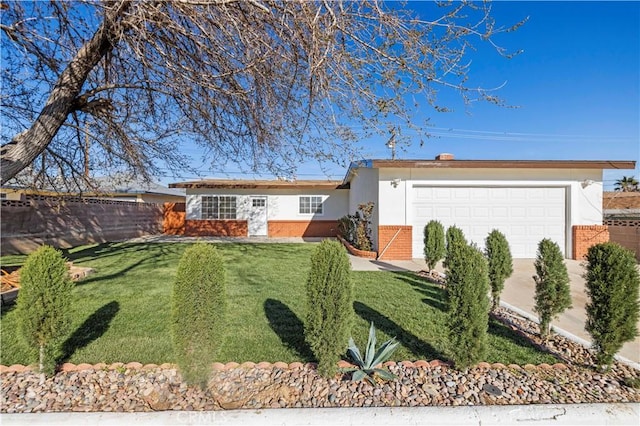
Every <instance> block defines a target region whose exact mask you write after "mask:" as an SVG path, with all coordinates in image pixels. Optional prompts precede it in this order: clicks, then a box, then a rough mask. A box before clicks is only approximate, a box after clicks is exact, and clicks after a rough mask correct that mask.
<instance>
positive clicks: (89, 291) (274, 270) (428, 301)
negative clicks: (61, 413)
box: [0, 243, 556, 365]
mask: <svg viewBox="0 0 640 426" xmlns="http://www.w3.org/2000/svg"><path fill="white" fill-rule="evenodd" d="M186 247H187V245H186V244H172V243H166V244H132V243H110V244H100V245H91V246H82V247H77V248H74V249H71V250H68V251H66V252H65V256H66V257H67V258H68V259H69V260H72V261H73V262H74V264H76V265H78V266H89V267H92V268H94V269H95V270H96V273H95V274H93V275H91V276H90V277H88V278H86V279H85V280H83V281H81V282H79V283H77V285H76V288H75V290H74V297H75V300H74V312H73V317H74V323H73V326H72V329H71V332H70V335H69V338H68V339H67V340H66V341H65V343H64V345H63V353H62V355H61V358H60V360H61V361H62V362H73V363H76V364H79V363H90V364H95V363H99V362H104V363H113V362H125V363H126V362H132V361H137V362H141V363H143V364H146V363H154V364H161V363H165V362H174V357H173V353H172V347H171V338H170V335H169V316H170V307H171V287H172V284H173V280H174V277H175V273H176V266H177V263H178V260H179V259H180V256H181V255H182V253H183V251H184V249H185V248H186ZM217 247H218V248H219V250H220V251H221V252H222V254H223V255H224V257H225V261H226V268H227V280H228V282H227V293H228V297H229V305H228V308H229V309H228V317H227V322H228V327H227V334H226V339H225V340H224V342H222V347H221V350H220V353H219V354H218V357H217V358H218V360H219V361H220V362H228V361H235V362H238V363H242V362H244V361H253V362H260V361H269V362H276V361H284V362H293V361H303V362H304V361H312V360H313V356H312V354H311V352H310V350H309V348H308V346H307V345H306V344H305V341H304V335H303V325H302V321H303V319H304V309H305V282H306V278H307V272H308V270H309V258H310V256H311V253H312V251H313V249H314V247H315V244H218V245H217ZM24 259H25V257H24V256H4V257H2V258H0V262H1V263H2V266H3V267H6V266H11V265H20V264H22V263H23V262H24ZM352 277H353V280H354V283H355V286H354V287H355V300H356V301H355V303H354V310H355V312H356V315H355V322H354V325H353V337H354V339H355V341H356V343H357V344H358V345H359V346H360V347H361V348H362V347H364V344H365V343H366V338H367V333H368V329H369V323H370V322H371V321H373V322H374V323H375V326H376V328H377V329H378V338H379V339H381V340H380V341H384V340H386V339H387V338H390V337H396V339H397V340H398V341H399V342H400V344H401V346H400V348H399V349H398V350H397V351H396V352H395V354H394V357H393V359H394V360H395V361H401V360H417V359H426V360H431V359H435V358H438V359H442V360H446V359H448V356H447V354H448V343H447V338H446V323H445V321H446V315H445V309H446V307H445V304H444V303H445V302H444V300H445V299H444V293H443V290H442V289H440V288H439V287H438V286H437V285H435V284H431V283H429V282H428V281H425V280H423V279H422V278H420V277H417V276H416V275H414V274H413V273H412V272H403V273H397V272H353V275H352ZM212 315H215V313H212ZM0 325H1V327H2V330H1V333H2V335H1V337H2V341H1V343H2V348H1V349H2V350H1V353H0V362H1V363H2V364H4V365H11V364H31V363H34V362H36V360H37V356H36V352H35V351H32V350H30V349H29V348H27V347H26V346H25V345H24V344H23V343H22V342H21V340H20V339H19V338H18V336H17V333H16V330H15V326H16V318H15V310H14V309H12V308H11V307H9V308H7V307H3V309H2V319H1V320H0ZM346 344H347V342H345V350H346ZM486 361H488V362H502V363H504V364H509V363H515V364H527V363H532V364H538V363H542V362H547V363H554V362H556V359H555V358H554V357H553V356H551V355H549V354H546V353H543V352H540V351H539V350H537V349H536V348H535V347H534V346H532V345H531V344H530V343H529V342H528V341H527V340H526V339H524V338H522V337H520V336H518V335H516V334H514V333H513V332H512V331H511V330H510V329H509V328H508V327H506V326H504V325H502V324H501V323H499V322H497V321H494V320H491V321H490V327H489V352H488V354H487V357H486Z"/></svg>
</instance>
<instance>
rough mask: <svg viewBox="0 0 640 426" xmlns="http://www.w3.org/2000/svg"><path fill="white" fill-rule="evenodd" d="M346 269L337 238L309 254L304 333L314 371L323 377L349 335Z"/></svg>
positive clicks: (346, 261)
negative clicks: (311, 352)
mask: <svg viewBox="0 0 640 426" xmlns="http://www.w3.org/2000/svg"><path fill="white" fill-rule="evenodd" d="M350 271H351V266H350V264H349V258H348V257H347V254H346V252H345V250H344V247H342V245H341V244H340V243H338V242H337V241H330V240H324V241H323V242H322V243H320V245H319V246H318V247H317V248H316V250H315V251H314V253H313V255H312V256H311V271H310V272H309V278H308V280H307V314H306V321H305V330H304V332H305V339H306V340H307V342H308V343H309V346H310V347H311V350H312V351H313V353H314V355H315V357H316V359H317V360H318V372H319V373H320V374H321V375H322V376H325V377H331V376H333V375H334V374H335V373H336V372H337V362H338V361H339V360H340V356H341V355H342V354H344V348H345V347H346V346H347V342H348V341H349V336H350V335H351V321H352V319H353V284H352V282H351V277H350Z"/></svg>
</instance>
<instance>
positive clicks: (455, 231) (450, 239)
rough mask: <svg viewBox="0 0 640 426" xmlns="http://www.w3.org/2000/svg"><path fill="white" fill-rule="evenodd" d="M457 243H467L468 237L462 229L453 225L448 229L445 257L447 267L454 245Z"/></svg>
mask: <svg viewBox="0 0 640 426" xmlns="http://www.w3.org/2000/svg"><path fill="white" fill-rule="evenodd" d="M456 245H467V239H466V238H465V236H464V232H462V229H460V228H458V227H457V226H455V225H453V226H450V227H449V228H448V229H447V248H446V254H445V259H444V266H445V267H447V263H448V262H449V256H450V254H451V252H452V251H453V247H454V246H456Z"/></svg>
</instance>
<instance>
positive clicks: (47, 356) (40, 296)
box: [16, 246, 74, 374]
mask: <svg viewBox="0 0 640 426" xmlns="http://www.w3.org/2000/svg"><path fill="white" fill-rule="evenodd" d="M73 287H74V285H73V282H72V281H71V278H70V276H69V271H68V270H67V266H66V265H65V260H64V258H63V257H62V253H60V252H59V251H58V250H56V249H54V248H53V247H49V246H42V247H40V248H39V249H38V250H36V251H35V252H33V253H31V254H30V255H29V256H28V257H27V260H26V262H25V264H24V266H23V267H22V269H21V270H20V293H19V295H18V300H17V306H16V311H17V312H16V314H17V321H18V330H19V332H20V335H21V336H22V337H23V338H24V339H25V341H26V342H27V343H28V344H29V345H30V346H33V347H35V348H37V349H38V351H39V360H38V368H39V370H40V372H41V373H47V374H52V373H53V372H54V371H55V363H56V352H57V351H58V350H59V347H60V343H61V342H60V340H61V338H62V337H64V335H65V334H66V333H67V331H68V329H69V326H70V323H71V297H72V294H71V293H72V290H73Z"/></svg>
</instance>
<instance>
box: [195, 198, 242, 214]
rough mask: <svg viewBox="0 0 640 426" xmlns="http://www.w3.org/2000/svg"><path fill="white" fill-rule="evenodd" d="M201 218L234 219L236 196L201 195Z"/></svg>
mask: <svg viewBox="0 0 640 426" xmlns="http://www.w3.org/2000/svg"><path fill="white" fill-rule="evenodd" d="M202 218H203V219H235V218H236V197H234V196H222V195H214V196H210V195H205V196H203V197H202Z"/></svg>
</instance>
